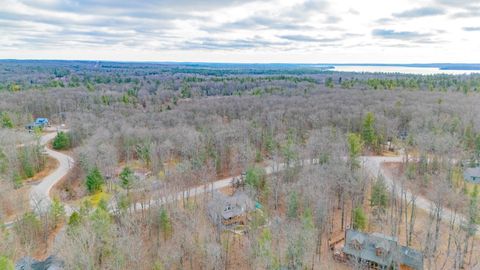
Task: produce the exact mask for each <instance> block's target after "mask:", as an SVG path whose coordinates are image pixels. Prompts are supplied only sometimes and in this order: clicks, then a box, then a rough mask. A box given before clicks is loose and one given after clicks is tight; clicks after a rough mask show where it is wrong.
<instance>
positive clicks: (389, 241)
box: [343, 230, 423, 270]
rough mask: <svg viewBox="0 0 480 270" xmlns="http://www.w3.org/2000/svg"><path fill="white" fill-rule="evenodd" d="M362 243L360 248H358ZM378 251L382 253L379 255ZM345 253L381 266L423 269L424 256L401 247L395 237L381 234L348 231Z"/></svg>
mask: <svg viewBox="0 0 480 270" xmlns="http://www.w3.org/2000/svg"><path fill="white" fill-rule="evenodd" d="M357 243H360V247H358V246H357ZM377 250H379V251H381V253H377ZM343 252H344V253H345V254H347V255H350V256H354V257H355V258H359V259H362V260H363V261H369V262H375V263H377V264H378V265H381V266H386V267H389V266H392V265H397V264H403V265H407V266H410V267H412V268H413V269H416V270H422V269H423V254H422V253H420V252H418V251H416V250H414V249H411V248H409V247H405V246H401V245H399V244H398V240H397V238H395V237H390V236H386V235H383V234H379V233H373V234H366V233H362V232H359V231H355V230H347V232H346V237H345V246H344V247H343Z"/></svg>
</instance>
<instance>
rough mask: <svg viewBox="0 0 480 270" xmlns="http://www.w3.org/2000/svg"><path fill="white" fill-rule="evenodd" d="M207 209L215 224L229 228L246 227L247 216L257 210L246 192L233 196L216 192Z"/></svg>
mask: <svg viewBox="0 0 480 270" xmlns="http://www.w3.org/2000/svg"><path fill="white" fill-rule="evenodd" d="M207 209H208V215H209V217H210V219H211V220H212V222H213V223H214V224H216V225H218V226H222V227H229V226H233V225H245V224H246V223H247V214H248V212H250V211H253V210H254V209H255V203H254V202H253V200H252V199H250V197H249V196H248V195H247V194H246V193H244V192H236V193H235V194H233V195H232V196H227V195H224V194H222V193H220V192H218V191H216V192H214V193H213V198H212V200H211V201H210V202H209V203H208V206H207Z"/></svg>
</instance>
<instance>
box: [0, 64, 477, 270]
mask: <svg viewBox="0 0 480 270" xmlns="http://www.w3.org/2000/svg"><path fill="white" fill-rule="evenodd" d="M479 92H480V74H471V75H406V74H392V73H388V74H387V73H344V72H333V71H329V70H327V69H326V68H325V67H322V66H308V65H274V64H272V65H228V64H225V65H222V64H215V65H206V64H195V63H116V62H89V61H13V60H12V61H8V60H2V61H0V125H1V128H0V224H5V225H3V226H0V268H2V267H4V268H5V269H13V268H9V267H13V265H14V264H15V263H16V262H18V261H19V260H20V259H21V258H25V257H29V258H34V259H35V260H38V261H42V260H45V259H46V258H47V257H49V256H51V255H53V256H55V258H56V259H58V260H59V261H61V262H62V264H63V266H64V267H65V269H352V268H353V269H366V267H368V265H367V264H368V263H365V262H363V261H359V260H353V261H352V260H343V257H342V258H341V259H339V258H338V257H336V256H335V254H336V253H335V252H334V251H332V250H331V249H334V247H333V245H331V242H332V241H333V239H334V238H336V237H337V235H340V236H341V238H342V237H344V236H345V233H346V231H348V230H350V229H353V230H356V231H359V232H363V233H368V234H373V233H381V234H384V235H387V236H390V237H394V238H396V239H398V242H399V243H400V244H401V245H403V246H406V247H410V248H412V249H414V250H417V251H418V252H420V253H421V254H422V255H421V256H422V262H423V263H422V265H423V268H422V269H477V268H478V267H480V259H479V258H478V254H480V245H479V244H480V243H479V233H478V225H479V224H480V208H479V206H480V203H479V187H478V186H479V185H480V182H477V183H475V181H467V180H466V179H464V178H465V177H464V175H465V172H466V171H467V170H469V169H475V168H477V167H478V166H479V162H480V119H479V118H478V115H480V106H478V103H479V102H480V93H479ZM38 117H45V118H48V119H49V121H50V122H51V124H50V125H51V127H50V129H49V128H45V129H42V128H35V129H34V130H33V131H30V132H28V131H27V130H26V129H25V126H26V125H28V124H29V123H31V122H32V121H34V120H35V119H36V118H38ZM59 127H61V128H62V129H63V131H59V132H58V133H55V134H53V135H52V137H53V136H54V138H53V140H52V141H51V142H48V143H47V144H46V147H47V148H48V149H50V150H52V151H53V150H54V151H57V152H60V153H63V154H64V155H67V156H69V157H71V158H72V160H73V161H72V162H71V164H70V163H69V172H68V174H66V175H65V176H64V177H62V179H61V180H60V181H59V182H58V183H56V184H55V185H54V186H53V188H52V190H50V191H49V197H51V198H52V201H51V203H50V204H49V205H48V208H47V209H43V210H44V211H37V210H39V209H40V210H42V209H41V208H42V207H38V209H37V210H35V209H34V208H32V205H30V204H31V200H29V197H28V196H29V189H30V188H31V187H32V186H34V185H36V183H37V182H38V181H41V179H42V178H44V177H46V176H47V175H48V174H49V172H52V171H53V170H54V169H55V168H56V167H57V166H61V165H58V164H57V163H58V161H56V160H55V159H52V158H51V157H50V156H49V155H48V152H46V151H47V150H46V149H44V147H43V145H42V143H41V141H42V140H43V139H42V138H43V137H44V136H45V134H48V132H55V128H57V130H58V128H59ZM50 150H48V151H50ZM377 161H378V164H379V165H378V167H379V168H380V170H374V169H372V168H373V167H374V166H377V165H375V164H376V163H375V162H377ZM375 168H376V167H375ZM231 177H233V179H232V181H231V184H229V183H230V180H228V181H224V182H222V180H223V179H230V178H231ZM479 177H480V175H479ZM235 181H237V182H235ZM217 183H218V185H220V183H227V184H224V185H223V186H221V187H220V186H218V188H217V186H215V185H216V184H217ZM200 187H201V188H200ZM193 191H194V192H195V194H192V193H193ZM199 191H201V192H199ZM196 193H199V194H196ZM219 194H220V195H219ZM221 194H223V195H221ZM235 194H237V195H238V194H242V195H241V196H240V195H239V196H238V197H239V198H244V197H248V200H247V199H245V200H246V203H245V205H248V204H249V203H248V202H250V201H252V202H253V206H252V207H251V208H252V211H250V213H248V215H247V218H246V219H242V221H239V222H238V223H239V224H241V225H236V226H230V224H229V226H226V225H225V224H223V225H222V224H218V223H216V222H215V221H214V220H215V219H213V218H212V217H211V212H212V211H213V210H212V205H213V206H214V207H213V208H215V207H217V206H218V205H221V204H222V203H223V202H224V201H225V200H229V199H228V198H231V197H230V196H232V197H234V195H235ZM244 194H245V196H243V195H244ZM222 196H226V197H227V199H225V198H223V197H222ZM29 202H30V203H29ZM237 203H238V202H237ZM217 208H218V207H217ZM229 222H230V221H229ZM232 222H233V221H232ZM235 222H236V221H235ZM6 224H9V225H6ZM224 225H225V226H224ZM341 240H342V241H345V239H343V238H342V239H341ZM345 244H347V243H345ZM2 269H3V268H2Z"/></svg>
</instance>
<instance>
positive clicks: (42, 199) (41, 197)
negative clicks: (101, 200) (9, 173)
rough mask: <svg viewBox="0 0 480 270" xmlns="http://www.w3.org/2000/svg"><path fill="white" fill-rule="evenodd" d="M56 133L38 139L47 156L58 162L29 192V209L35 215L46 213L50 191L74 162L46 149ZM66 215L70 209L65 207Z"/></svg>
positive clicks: (49, 202) (61, 154) (49, 200)
mask: <svg viewBox="0 0 480 270" xmlns="http://www.w3.org/2000/svg"><path fill="white" fill-rule="evenodd" d="M56 135H57V132H52V133H47V134H45V135H43V136H42V137H41V138H40V144H41V145H42V146H44V148H45V151H46V153H47V155H49V156H50V157H52V158H54V159H56V160H57V161H58V167H57V168H56V169H55V170H54V171H53V172H52V173H50V174H49V175H47V176H46V177H45V178H43V179H42V180H41V181H40V182H39V183H38V184H35V185H33V186H32V188H31V190H30V207H31V208H32V209H33V210H34V211H35V212H36V213H44V212H46V211H48V209H49V207H50V204H51V203H52V199H51V198H50V190H51V189H52V188H53V186H55V184H56V183H58V182H59V181H60V180H61V179H62V178H63V177H64V176H65V175H67V173H68V172H69V171H70V169H71V168H72V167H73V163H74V160H73V158H72V157H70V156H68V155H65V154H63V153H60V152H57V151H54V150H51V149H49V148H48V147H47V144H48V142H49V141H50V140H52V139H53V138H55V136H56ZM65 211H66V212H67V214H70V213H71V209H70V208H69V207H68V206H67V205H65Z"/></svg>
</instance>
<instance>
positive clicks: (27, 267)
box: [15, 256, 64, 270]
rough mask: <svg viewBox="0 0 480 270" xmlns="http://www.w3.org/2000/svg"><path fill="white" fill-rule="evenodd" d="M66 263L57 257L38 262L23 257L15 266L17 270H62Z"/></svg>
mask: <svg viewBox="0 0 480 270" xmlns="http://www.w3.org/2000/svg"><path fill="white" fill-rule="evenodd" d="M62 269H64V263H63V262H62V261H61V260H59V259H58V258H57V257H55V256H50V257H48V258H47V259H45V260H44V261H37V260H35V259H33V258H31V257H23V258H21V259H20V260H19V261H18V262H17V263H16V264H15V270H62Z"/></svg>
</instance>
